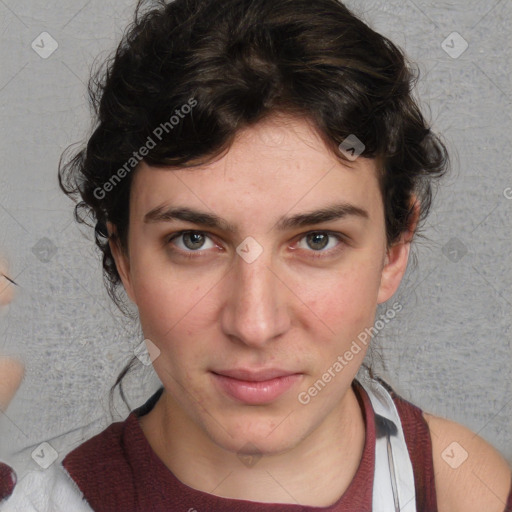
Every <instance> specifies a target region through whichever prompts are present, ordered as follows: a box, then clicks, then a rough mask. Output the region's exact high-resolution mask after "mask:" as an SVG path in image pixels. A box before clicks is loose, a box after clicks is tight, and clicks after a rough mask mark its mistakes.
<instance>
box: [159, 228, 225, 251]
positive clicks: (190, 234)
mask: <svg viewBox="0 0 512 512" xmlns="http://www.w3.org/2000/svg"><path fill="white" fill-rule="evenodd" d="M180 239H181V240H182V243H181V244H175V245H177V246H178V248H179V249H181V250H182V251H184V252H191V251H192V252H194V251H197V250H199V249H211V248H213V247H215V244H214V243H213V242H211V239H210V237H209V236H207V235H206V234H205V233H202V232H201V231H184V232H181V233H177V234H176V235H174V236H173V237H171V238H170V239H169V242H173V241H174V240H180ZM207 239H210V247H204V244H205V240H207Z"/></svg>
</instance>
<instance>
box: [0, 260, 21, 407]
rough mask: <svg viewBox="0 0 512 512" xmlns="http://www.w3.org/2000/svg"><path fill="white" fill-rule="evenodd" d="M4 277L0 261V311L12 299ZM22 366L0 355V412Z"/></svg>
mask: <svg viewBox="0 0 512 512" xmlns="http://www.w3.org/2000/svg"><path fill="white" fill-rule="evenodd" d="M4 275H7V276H8V275H9V271H8V267H7V263H6V262H5V261H4V260H2V259H0V310H1V308H2V306H8V305H9V303H10V302H11V301H12V300H13V298H14V285H13V284H12V283H11V282H10V281H9V280H7V279H6V278H5V277H4ZM24 371H25V370H24V366H23V364H22V363H21V362H20V361H18V360H17V359H13V358H10V357H3V356H2V355H1V354H0V376H1V378H0V411H2V412H3V411H6V410H7V407H8V405H9V403H10V401H11V400H12V398H13V397H14V394H15V393H16V391H17V389H18V387H19V385H20V384H21V380H22V379H23V375H24Z"/></svg>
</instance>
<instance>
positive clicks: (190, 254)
mask: <svg viewBox="0 0 512 512" xmlns="http://www.w3.org/2000/svg"><path fill="white" fill-rule="evenodd" d="M196 233H199V234H201V235H206V236H207V237H208V238H210V240H211V236H210V235H209V234H208V233H207V232H206V231H197V230H190V229H187V230H184V231H178V232H176V233H173V234H172V235H171V236H169V237H167V238H166V242H165V243H166V245H171V242H173V241H174V240H175V239H176V238H179V237H181V236H183V235H186V234H196ZM315 234H321V235H327V236H329V237H330V238H335V239H336V240H338V242H340V244H339V245H338V246H337V247H334V248H332V249H328V250H327V251H324V250H320V251H313V250H309V251H307V252H311V253H312V254H311V256H310V257H311V258H312V259H319V258H327V257H328V256H333V255H335V254H337V253H338V252H340V251H341V250H342V249H343V246H344V245H345V244H346V239H345V237H344V236H342V235H341V234H338V233H333V232H331V231H308V232H307V233H304V234H303V235H301V237H300V238H299V241H301V240H303V239H305V238H306V237H307V236H309V235H315ZM171 250H172V251H173V252H175V253H178V254H179V255H180V256H183V257H184V258H200V257H203V256H204V255H203V253H204V252H206V251H208V249H204V250H197V251H192V250H189V251H183V250H182V249H176V248H173V249H171Z"/></svg>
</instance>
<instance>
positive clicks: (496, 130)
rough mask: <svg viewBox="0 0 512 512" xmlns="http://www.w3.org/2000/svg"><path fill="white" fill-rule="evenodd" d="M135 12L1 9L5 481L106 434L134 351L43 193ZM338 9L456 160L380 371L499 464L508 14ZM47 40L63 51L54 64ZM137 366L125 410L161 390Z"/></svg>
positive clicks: (511, 184) (507, 390)
mask: <svg viewBox="0 0 512 512" xmlns="http://www.w3.org/2000/svg"><path fill="white" fill-rule="evenodd" d="M134 3H135V2H133V1H128V0H117V1H115V0H103V1H102V2H99V1H97V0H96V1H95V0H89V1H87V0H69V1H67V2H55V1H48V0H47V1H44V2H43V1H42V0H30V1H28V0H17V1H15V0H0V37H1V45H0V53H1V68H0V105H1V136H0V144H1V148H0V154H1V155H2V164H1V167H0V248H1V249H2V252H3V254H4V255H6V256H7V257H8V258H9V260H10V262H11V268H12V271H11V274H12V276H11V277H13V278H14V279H15V280H16V281H17V282H18V283H19V284H20V289H19V293H18V296H17V299H16V301H15V302H14V303H13V304H12V305H11V306H10V309H9V311H8V312H7V313H6V314H4V315H2V317H1V319H0V351H1V352H3V353H4V354H11V355H17V356H18V357H21V358H22V359H23V360H24V361H25V364H26V368H27V375H26V378H25V380H24V382H23V384H22V386H21V388H20V390H19V393H18V395H17V396H16V398H15V399H14V401H13V403H12V404H11V407H10V408H9V410H8V414H7V415H4V416H3V417H0V426H1V428H2V435H1V436H0V456H1V457H3V458H4V459H6V460H7V461H9V462H11V464H12V465H14V467H16V469H18V471H23V470H24V468H29V467H36V466H35V462H34V460H32V458H31V456H30V455H31V452H32V451H33V450H34V449H35V448H36V447H38V446H39V445H40V443H43V442H49V443H50V445H51V446H52V447H53V448H55V450H56V451H57V454H58V456H59V458H62V456H63V455H65V453H67V452H68V451H69V450H70V449H72V448H73V447H75V446H76V445H78V444H80V443H81V442H82V441H83V440H85V439H86V438H88V437H90V436H92V435H93V434H95V433H97V432H98V431H100V430H102V429H103V428H104V427H105V426H106V425H107V424H108V421H109V420H108V418H107V407H108V401H107V394H108V390H109V388H110V386H111V385H112V384H113V381H114V379H115V377H116V376H117V374H118V372H119V370H120V368H121V367H122V366H123V365H124V363H125V361H126V360H127V359H128V358H129V357H130V355H131V353H132V351H133V349H134V347H135V346H136V345H137V344H138V343H139V342H140V340H141V339H142V337H141V333H140V332H139V330H138V328H137V326H136V325H133V324H131V323H129V322H127V321H126V320H125V319H123V318H122V317H121V315H120V314H119V313H118V312H117V311H116V309H115V307H114V306H113V305H112V304H111V303H110V301H109V299H108V297H107V295H106V292H105V291H104V289H103V285H102V278H101V272H100V263H99V260H98V255H97V254H96V252H95V250H94V246H93V242H92V235H91V233H90V232H87V231H86V230H84V229H83V228H80V229H82V231H80V229H79V228H78V227H77V225H76V224H75V223H74V221H73V219H72V204H71V203H70V202H69V200H67V199H66V198H65V197H64V196H63V194H62V193H61V192H60V191H59V189H58V186H57V180H56V172H57V164H58V159H59V156H60V154H61V152H62V151H63V150H64V149H65V148H66V146H68V145H69V144H71V143H73V142H77V141H80V140H83V138H84V137H85V135H86V134H87V133H88V131H89V129H90V122H89V111H88V106H87V100H86V96H85V84H86V82H87V79H88V75H89V69H90V66H91V64H92V63H93V60H94V59H95V58H96V57H97V56H100V57H99V59H101V58H102V57H103V58H104V57H105V56H106V55H107V53H108V52H109V51H110V50H112V49H113V48H114V44H115V42H116V41H118V39H119V37H120V35H121V33H122V30H123V28H124V27H125V25H126V23H127V22H128V21H129V19H130V17H131V14H132V11H133V7H134ZM348 4H349V6H351V7H352V8H353V9H354V10H355V11H356V12H357V13H359V14H360V15H362V16H363V17H364V19H365V20H366V21H367V22H369V23H370V24H371V25H373V26H374V28H376V29H377V30H379V31H381V32H382V33H384V34H386V35H388V36H389V37H390V38H391V39H392V40H394V41H395V42H397V43H398V44H399V45H401V46H402V47H404V48H405V50H406V52H407V53H408V54H409V56H410V58H411V59H412V60H413V61H416V62H417V63H418V64H419V67H420V69H421V72H422V77H421V80H420V82H419V85H418V92H419V96H420V97H421V100H422V103H423V104H424V105H425V107H427V106H428V105H429V106H430V117H431V119H432V121H433V123H434V128H435V130H436V131H438V132H441V133H442V134H444V137H445V139H446V141H447V143H448V145H449V147H450V149H451V151H452V157H453V159H454V169H453V172H452V174H451V176H450V177H449V178H448V179H447V180H446V181H445V183H444V188H442V189H441V191H440V192H439V194H438V196H437V201H436V203H435V207H434V209H433V212H432V215H431V217H430V220H429V222H428V226H427V229H426V233H425V234H426V235H427V236H428V237H429V238H430V240H429V241H425V242H421V243H418V244H417V245H416V248H415V249H414V251H415V254H416V255H417V258H418V264H417V267H416V268H412V266H410V267H409V269H408V273H407V275H406V278H405V279H404V282H403V283H402V287H401V289H400V291H399V293H398V296H399V298H400V301H401V302H402V304H403V305H404V309H403V310H402V311H401V312H400V313H399V314H398V315H397V317H396V319H395V320H393V321H392V322H391V323H390V324H388V326H387V327H386V328H385V329H384V330H383V331H382V332H381V333H380V334H379V337H378V338H377V339H376V340H375V341H376V342H377V343H378V345H379V347H380V352H381V354H382V356H383V360H384V363H385V368H383V369H382V370H381V373H383V374H384V376H385V378H387V379H388V381H389V382H390V383H392V384H393V385H394V386H395V388H396V389H397V390H398V391H399V392H400V393H401V394H402V395H403V396H404V397H406V398H407V399H409V400H411V401H412V402H414V403H416V404H417V405H419V406H420V407H421V408H423V409H424V410H427V411H429V412H432V413H434V414H438V415H441V416H445V417H448V418H451V419H453V420H455V421H458V422H460V423H463V424H464V425H466V426H468V427H469V428H471V429H472V430H473V431H475V432H478V433H479V434H480V435H481V436H483V437H484V438H485V439H487V440H488V441H489V442H491V443H492V444H494V445H495V446H496V447H497V448H498V449H499V450H500V451H501V452H502V453H503V454H504V455H505V456H506V457H507V458H508V460H509V461H511V462H512V421H511V420H512V375H511V363H512V345H511V339H512V331H511V313H512V293H511V289H512V270H511V265H510V253H511V249H512V239H511V229H510V228H511V220H512V174H511V168H510V148H511V147H512V144H511V133H512V123H511V108H510V104H511V97H512V94H511V90H510V89H511V88H510V84H511V67H510V58H511V53H512V52H511V35H510V29H509V27H510V26H511V24H512V3H511V2H510V1H509V0H501V1H495V0H493V1H492V2H487V1H474V0H472V1H467V0H466V1H463V0H459V1H452V2H442V3H441V2H437V1H435V2H427V3H422V4H420V3H419V2H413V1H412V0H404V1H397V0H393V1H376V0H374V1H372V0H365V1H362V2H361V1H360V2H356V1H350V2H349V3H348ZM42 32H47V33H49V34H50V35H51V37H52V38H53V39H54V40H55V41H56V43H57V44H58V48H57V49H56V51H55V52H54V53H52V54H51V55H49V56H48V55H47V54H48V53H49V52H50V50H51V49H52V44H54V43H53V42H52V40H51V39H50V38H49V37H48V36H46V35H43V36H40V34H41V33H42ZM453 32H457V33H458V34H460V36H459V35H450V34H452V33H453ZM449 35H450V37H448V39H446V38H447V36H449ZM461 37H462V38H463V39H461ZM41 39H43V41H41ZM445 39H446V42H445V43H444V48H445V49H443V46H442V42H443V41H444V40H445ZM465 41H466V42H467V44H468V47H467V49H466V50H465V51H464V52H463V53H462V54H461V55H460V56H459V55H458V54H459V53H460V52H461V50H463V49H464V47H465ZM32 44H33V46H34V48H33V47H32ZM445 50H446V51H445ZM44 52H47V53H46V54H45V53H44ZM40 54H41V55H42V56H40ZM450 54H451V55H450ZM43 57H46V58H43ZM507 196H508V197H507ZM375 363H376V366H377V367H378V361H377V360H376V361H375ZM144 370H145V369H144V368H143V367H142V366H141V371H140V372H139V373H138V374H137V376H135V377H134V378H131V379H130V380H129V381H128V382H129V383H130V386H129V389H130V393H129V397H130V399H131V401H132V403H133V405H137V404H139V403H141V402H142V401H143V400H144V399H145V398H147V397H148V396H149V394H150V393H151V391H152V390H153V389H154V388H155V386H156V385H157V381H156V380H155V377H154V374H153V373H152V370H149V371H147V370H146V371H144ZM125 414H126V411H125V410H124V409H120V416H123V415H125ZM44 450H46V453H47V456H48V457H51V452H50V450H49V448H48V447H47V446H46V445H45V448H44Z"/></svg>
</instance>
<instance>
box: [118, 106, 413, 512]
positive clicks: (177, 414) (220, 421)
mask: <svg viewBox="0 0 512 512" xmlns="http://www.w3.org/2000/svg"><path fill="white" fill-rule="evenodd" d="M340 202H344V203H349V204H351V205H354V206H356V207H358V208H360V209H363V210H365V211H366V212H367V218H362V217H358V216H355V215H348V216H346V217H343V218H340V219H336V220H331V221H328V222H323V223H321V224H314V225H308V226H302V227H295V228H289V229H286V230H284V231H279V230H277V229H276V224H277V222H278V221H279V219H281V218H282V217H284V216H291V215H295V214H299V213H306V212H311V211H313V210H318V209H321V208H325V207H327V206H330V205H332V204H334V203H340ZM162 205H165V206H166V207H168V206H173V207H177V206H180V207H189V208H194V209H197V210H201V211H204V212H207V213H214V214H215V215H217V216H219V217H221V218H222V219H225V221H227V222H228V223H230V224H232V225H234V226H235V227H236V231H235V232H233V233H231V232H229V231H226V230H225V229H220V228H219V229H218V228H211V227H206V226H204V225H198V224H194V223H191V222H186V221H183V220H174V221H172V222H158V223H145V222H144V216H145V215H146V214H147V213H148V212H149V211H150V210H152V209H154V208H156V207H160V206H162ZM416 213H417V210H416ZM414 227H415V219H413V222H412V223H411V230H410V231H408V232H406V233H404V234H403V235H402V237H401V238H400V240H398V241H397V243H395V244H394V245H393V246H391V247H387V245H386V236H385V223H384V213H383V201H382V197H381V193H380V190H379V186H378V181H377V163H376V161H375V160H371V159H366V158H362V157H359V158H358V159H357V160H356V161H354V162H352V163H350V165H348V164H346V163H342V162H341V161H340V160H339V159H338V158H336V157H335V156H334V155H333V154H332V153H331V152H330V151H329V150H328V149H327V147H326V146H325V144H324V143H323V142H322V140H321V138H320V137H319V135H318V134H317V133H316V132H315V130H314V129H313V127H312V125H311V124H310V123H309V122H307V121H306V120H304V119H296V118H286V117H282V116H279V117H278V116H275V117H273V118H270V119H267V120H266V121H264V122H261V123H259V124H258V125H256V126H253V127H251V128H248V129H245V130H243V131H241V132H239V133H238V135H237V137H236V139H235V141H234V143H233V144H232V146H231V147H230V149H229V151H227V153H226V154H224V155H223V156H222V157H220V158H218V159H216V160H215V161H214V162H210V163H209V164H207V165H203V166H201V167H197V168H193V169H169V168H150V167H149V166H147V165H146V164H145V163H141V164H140V166H139V168H138V169H137V171H136V174H135V176H134V181H133V184H132V190H131V198H130V226H129V233H128V249H127V251H124V250H123V249H122V248H120V247H119V246H118V245H117V244H116V243H115V242H114V241H113V240H111V248H112V252H113V255H114V258H115V261H116V265H117V268H118V270H119V273H120V276H121V279H122V282H123V285H124V287H125V289H126V292H127V294H128V296H129V297H130V299H131V300H132V301H133V302H134V303H135V304H136V305H137V307H138V309H139V315H140V321H141V325H142V329H143V332H144V336H145V337H146V338H148V339H150V340H151V342H152V343H154V345H156V347H158V350H159V351H160V354H159V356H158V357H157V358H156V359H155V360H154V362H153V366H154V368H155V371H156V372H157V374H158V376H159V378H160V380H161V381H162V383H163V385H164V388H165V391H164V394H163V395H162V398H161V399H160V400H159V401H158V403H157V405H156V406H155V407H154V409H153V410H152V411H151V412H150V413H149V414H147V415H146V416H144V417H143V418H141V420H140V422H141V427H142V429H143V431H144V433H145V435H146V437H147V438H148V441H149V443H150V444H151V446H152V447H153V449H154V451H155V452H156V453H157V455H158V456H159V457H160V458H161V460H162V461H163V462H164V464H165V465H166V466H167V467H168V468H169V469H170V470H171V471H172V472H173V473H174V474H175V475H176V477H177V478H178V479H179V480H181V481H182V482H183V483H185V484H186V485H189V486H191V487H193V488H196V489H199V490H201V491H204V492H209V493H212V494H215V495H218V496H223V497H228V498H238V499H246V500H252V501H259V502H275V503H300V504H304V505H310V506H328V505H330V504H332V503H334V502H335V501H337V499H339V497H340V496H341V495H342V494H343V492H344V491H345V490H346V489H347V487H348V485H349V484H350V482H351V480H352V478H353V476H354V474H355V472H356V470H357V467H358V464H359V461H360V459H361V454H362V451H363V444H364V435H365V432H364V431H365V427H364V422H363V418H362V414H361V410H360V406H359V404H358V402H357V399H356V397H355V395H354V392H353V390H352V388H351V382H352V380H353V378H354V376H355V375H356V373H357V371H358V369H359V367H360V365H361V363H362V361H363V358H364V355H365V353H366V347H365V346H364V345H363V346H362V350H361V351H360V352H359V353H358V354H356V355H354V358H353V359H352V361H350V363H349V364H347V365H346V366H345V367H344V368H343V370H342V371H341V372H339V373H337V374H336V377H335V378H333V379H332V381H331V382H330V383H329V384H328V385H327V386H326V387H325V388H324V389H323V390H322V391H321V392H320V393H319V394H318V395H317V396H316V397H314V398H312V400H311V401H310V403H309V404H307V405H303V404H301V403H300V402H299V401H298V399H297V396H298V394H299V393H300V392H301V391H305V390H307V389H308V388H309V387H310V386H312V385H313V384H314V383H315V381H317V380H318V379H319V378H321V377H322V375H323V374H324V373H325V372H326V371H327V369H328V368H329V367H332V365H333V363H334V362H335V361H336V360H337V357H338V356H339V355H340V354H344V353H345V352H346V351H347V350H348V349H349V347H350V346H351V343H352V341H353V340H355V339H356V338H357V336H358V334H359V333H361V332H363V331H364V329H365V328H369V327H371V326H372V325H373V323H374V320H375V312H376V307H377V304H380V303H383V302H385V301H387V300H388V299H390V298H391V297H392V296H393V294H394V293H395V291H396V290H397V288H398V286H399V284H400V280H401V279H402V277H403V275H404V273H405V270H406V266H407V261H408V256H409V250H410V242H411V239H412V234H413V232H414ZM184 230H185V231H186V230H196V231H200V232H201V233H202V234H204V235H206V238H204V245H203V246H200V243H196V246H197V247H198V250H199V252H200V253H201V254H200V256H199V257H196V258H186V257H185V256H184V255H183V254H187V252H186V251H188V254H190V253H192V252H194V249H193V247H194V246H193V245H190V244H191V241H190V239H186V237H181V238H180V237H178V238H175V239H174V240H171V241H169V239H170V238H171V235H174V234H177V233H178V232H180V231H184ZM109 231H110V232H111V233H112V232H114V231H115V226H113V225H109ZM318 232H320V233H322V232H323V233H325V232H331V233H334V234H338V235H339V236H341V237H342V238H341V239H337V238H336V237H333V238H329V242H328V246H327V247H326V248H321V247H320V248H319V247H318V246H317V245H315V243H314V241H312V240H310V239H308V237H307V236H306V235H308V234H311V233H318ZM247 237H252V238H254V239H255V240H256V241H257V242H258V244H259V245H260V246H261V247H262V248H263V252H262V253H261V254H260V255H259V257H257V258H256V259H255V261H253V262H252V263H247V262H246V261H244V259H243V258H241V257H240V256H239V255H238V254H237V252H236V249H237V247H238V246H239V245H240V244H241V243H242V242H243V241H244V240H245V239H246V238H247ZM186 242H188V244H189V245H188V246H187V245H185V243H186ZM190 247H192V249H191V248H190ZM337 249H339V250H337ZM180 250H181V252H180ZM198 250H197V249H196V252H195V253H194V254H196V253H197V251H198ZM315 255H316V256H319V255H320V257H318V258H316V259H315ZM322 255H323V256H322ZM240 367H245V368H251V369H259V368H268V367H278V368H282V369H285V370H289V371H294V372H299V373H301V377H300V380H299V381H298V382H297V384H296V385H294V386H293V387H292V389H290V390H289V391H287V392H286V393H285V394H283V395H282V396H280V397H279V398H278V399H276V400H275V401H273V402H272V403H270V404H264V405H247V404H243V403H240V402H238V401H235V400H233V399H232V398H230V397H229V396H227V395H226V394H224V393H223V392H222V390H221V389H220V388H219V387H218V386H217V385H216V382H215V379H214V378H213V376H212V373H211V372H212V371H214V370H222V369H229V368H240ZM239 455H245V456H250V455H256V456H257V457H260V456H261V458H260V459H259V460H258V461H257V464H255V465H254V466H252V467H248V466H247V465H245V464H243V463H242V462H241V459H240V457H239ZM305 461H307V463H305ZM297 467H300V468H301V471H297Z"/></svg>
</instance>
